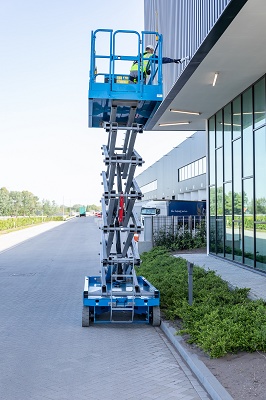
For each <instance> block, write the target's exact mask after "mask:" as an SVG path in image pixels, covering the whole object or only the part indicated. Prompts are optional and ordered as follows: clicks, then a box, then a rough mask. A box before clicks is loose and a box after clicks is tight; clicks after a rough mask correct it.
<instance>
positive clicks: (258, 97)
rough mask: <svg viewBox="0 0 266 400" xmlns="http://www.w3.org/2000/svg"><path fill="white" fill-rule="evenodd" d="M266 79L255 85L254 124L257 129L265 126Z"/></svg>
mask: <svg viewBox="0 0 266 400" xmlns="http://www.w3.org/2000/svg"><path fill="white" fill-rule="evenodd" d="M265 103H266V101H265V78H263V79H261V80H260V81H259V82H257V83H256V85H254V124H255V128H258V127H259V126H261V125H263V124H265V122H266V119H265V107H266V105H265Z"/></svg>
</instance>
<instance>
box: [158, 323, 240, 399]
mask: <svg viewBox="0 0 266 400" xmlns="http://www.w3.org/2000/svg"><path fill="white" fill-rule="evenodd" d="M161 329H162V331H163V332H164V333H165V335H166V336H167V338H168V339H169V340H170V342H171V343H172V344H173V346H174V347H175V348H176V350H177V351H178V353H179V354H180V355H181V357H182V358H183V359H184V361H185V362H186V363H187V364H188V366H189V367H190V369H191V370H192V372H193V373H194V374H195V375H196V377H197V378H198V380H199V381H200V383H201V384H202V386H203V387H204V389H205V390H206V391H207V393H208V394H209V395H210V397H211V398H212V400H234V399H233V397H232V396H231V395H230V394H229V393H228V392H227V391H226V390H225V388H224V387H223V386H222V385H221V383H220V382H219V381H218V380H217V379H216V378H215V376H214V375H213V374H212V373H211V371H210V370H209V369H208V368H207V367H206V365H205V364H204V363H203V362H202V361H201V360H199V358H198V356H197V355H196V354H193V353H191V352H190V351H189V350H188V349H186V348H185V346H184V345H183V343H184V339H183V338H182V337H181V336H178V335H176V334H175V333H176V330H175V329H174V328H172V327H171V326H170V325H169V324H168V323H167V322H164V321H162V322H161Z"/></svg>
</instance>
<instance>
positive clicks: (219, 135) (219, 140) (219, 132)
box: [216, 111, 223, 148]
mask: <svg viewBox="0 0 266 400" xmlns="http://www.w3.org/2000/svg"><path fill="white" fill-rule="evenodd" d="M222 145H223V117H222V111H218V113H217V114H216V148H217V147H221V146H222Z"/></svg>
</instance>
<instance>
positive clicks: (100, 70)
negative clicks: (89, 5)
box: [88, 29, 163, 128]
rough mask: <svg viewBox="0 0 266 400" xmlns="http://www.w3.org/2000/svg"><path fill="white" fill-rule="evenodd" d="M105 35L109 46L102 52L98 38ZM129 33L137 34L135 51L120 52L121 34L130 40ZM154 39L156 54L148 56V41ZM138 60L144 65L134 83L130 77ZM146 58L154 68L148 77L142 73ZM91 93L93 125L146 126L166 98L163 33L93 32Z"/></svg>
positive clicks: (130, 32) (90, 107)
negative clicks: (163, 82)
mask: <svg viewBox="0 0 266 400" xmlns="http://www.w3.org/2000/svg"><path fill="white" fill-rule="evenodd" d="M103 35H104V44H105V46H103V47H105V50H104V51H103V50H102V49H100V50H99V52H98V48H97V46H96V42H97V41H96V39H98V36H100V37H101V36H103ZM129 36H130V37H132V36H133V37H134V41H135V43H136V46H135V47H134V51H135V54H132V55H121V54H118V51H119V50H118V44H120V43H121V38H122V40H125V42H126V40H127V37H129ZM148 40H149V42H148ZM150 42H153V43H156V44H155V46H154V47H155V53H154V54H156V55H153V56H152V57H149V58H147V57H145V55H144V56H143V54H144V52H145V45H147V44H148V43H150ZM134 61H135V62H136V61H137V62H138V65H139V66H140V68H139V72H138V81H137V83H131V82H130V79H129V71H130V67H131V65H132V64H133V62H134ZM145 62H149V69H150V75H148V76H146V77H145V76H144V75H143V73H142V71H143V64H144V63H145ZM123 68H124V69H125V70H123ZM121 70H123V72H122V73H121ZM117 71H119V73H118V72H117ZM88 97H89V127H91V128H101V127H103V125H104V123H105V122H108V123H112V122H116V123H117V124H118V126H129V125H131V124H132V123H137V124H141V125H143V126H145V124H146V122H147V121H148V119H149V118H151V117H152V115H153V114H154V113H155V111H156V110H157V108H158V107H159V105H160V103H161V102H162V100H163V86H162V36H161V35H159V34H158V33H157V32H149V31H143V32H141V34H139V33H138V32H136V31H125V30H118V31H115V32H114V31H113V30H110V29H98V30H96V31H94V32H92V34H91V63H90V81H89V96H88ZM133 113H134V116H133Z"/></svg>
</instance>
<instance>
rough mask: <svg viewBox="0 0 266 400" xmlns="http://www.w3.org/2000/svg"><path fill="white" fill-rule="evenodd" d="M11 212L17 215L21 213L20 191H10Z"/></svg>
mask: <svg viewBox="0 0 266 400" xmlns="http://www.w3.org/2000/svg"><path fill="white" fill-rule="evenodd" d="M9 199H10V209H11V214H12V215H15V216H16V217H17V216H18V215H20V212H21V207H22V194H21V192H18V191H11V192H10V193H9Z"/></svg>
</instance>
